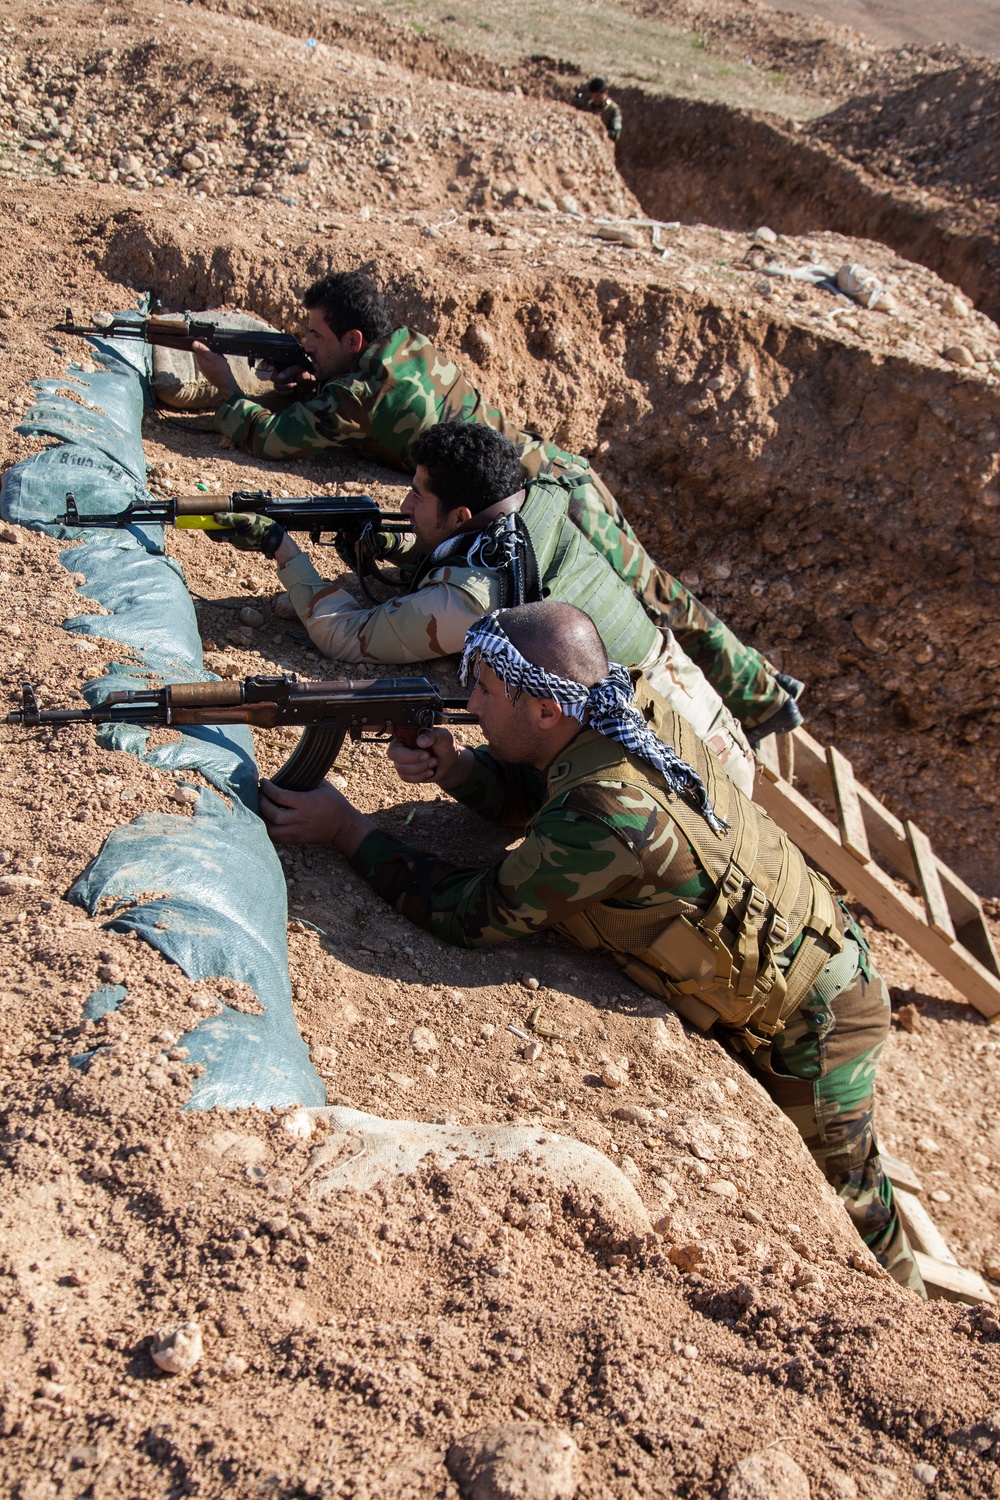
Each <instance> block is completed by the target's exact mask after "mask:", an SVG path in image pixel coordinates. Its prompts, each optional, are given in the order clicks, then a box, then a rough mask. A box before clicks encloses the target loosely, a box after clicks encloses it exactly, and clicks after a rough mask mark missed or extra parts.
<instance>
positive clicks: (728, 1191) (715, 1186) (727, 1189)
mask: <svg viewBox="0 0 1000 1500" xmlns="http://www.w3.org/2000/svg"><path fill="white" fill-rule="evenodd" d="M705 1187H706V1189H707V1190H708V1192H710V1193H715V1195H716V1197H718V1198H738V1197H739V1193H740V1190H739V1188H738V1187H737V1186H736V1184H735V1182H730V1181H729V1178H728V1177H718V1178H716V1180H715V1182H706V1184H705Z"/></svg>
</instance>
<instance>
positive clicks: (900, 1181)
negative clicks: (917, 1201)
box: [878, 1147, 924, 1193]
mask: <svg viewBox="0 0 1000 1500" xmlns="http://www.w3.org/2000/svg"><path fill="white" fill-rule="evenodd" d="M878 1154H879V1160H880V1161H881V1163H882V1168H883V1170H884V1172H885V1175H886V1176H887V1177H888V1179H889V1181H890V1182H891V1183H892V1185H893V1187H894V1188H902V1189H903V1191H904V1192H906V1193H922V1192H923V1190H924V1185H923V1183H922V1182H921V1181H920V1178H919V1177H918V1176H917V1174H916V1172H915V1171H914V1170H913V1168H912V1167H911V1166H910V1163H909V1162H908V1161H903V1160H902V1158H901V1157H898V1156H890V1155H889V1152H888V1151H883V1150H882V1149H881V1147H880V1148H879V1153H878Z"/></svg>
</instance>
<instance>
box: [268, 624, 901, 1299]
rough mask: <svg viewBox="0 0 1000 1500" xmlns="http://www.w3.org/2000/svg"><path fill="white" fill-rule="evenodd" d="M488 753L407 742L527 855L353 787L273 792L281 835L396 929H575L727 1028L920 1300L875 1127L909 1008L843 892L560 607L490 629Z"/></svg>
mask: <svg viewBox="0 0 1000 1500" xmlns="http://www.w3.org/2000/svg"><path fill="white" fill-rule="evenodd" d="M462 669H463V675H464V676H465V678H466V680H467V681H469V682H470V683H471V684H472V693H471V696H470V698H469V708H470V710H471V711H472V712H473V713H475V714H477V715H478V716H479V720H480V727H481V729H482V731H483V734H484V735H485V738H486V740H487V748H485V749H477V750H469V749H464V750H459V749H458V748H457V747H456V745H455V743H454V741H453V739H452V737H451V735H450V734H449V733H448V732H447V731H446V730H442V729H438V730H430V731H427V732H426V733H425V734H423V735H421V737H420V739H419V740H418V746H417V748H416V749H406V748H404V747H402V746H398V745H395V744H394V745H393V747H392V749H391V750H390V755H391V758H392V759H393V761H394V762H395V764H396V768H397V770H398V771H399V773H400V775H401V776H402V777H403V779H404V780H408V781H411V782H420V781H434V782H436V783H437V785H439V786H440V787H441V788H442V789H443V790H444V791H446V792H448V793H449V794H450V795H451V796H452V797H454V798H455V799H456V800H457V801H459V802H461V803H462V804H463V806H465V807H466V808H468V809H470V810H471V811H473V812H476V813H478V814H479V815H480V816H481V817H483V818H486V819H488V820H489V821H491V822H494V823H500V824H505V825H508V826H512V827H513V826H517V827H521V828H523V830H524V838H523V840H522V842H521V843H520V844H519V845H518V847H517V848H516V849H514V850H513V851H512V852H511V853H509V854H507V855H506V856H505V858H503V859H502V860H501V861H500V862H499V863H497V864H496V865H494V866H493V867H492V868H490V869H480V870H476V869H470V868H462V867H459V866H455V865H453V864H450V863H448V862H447V861H445V860H442V859H440V858H438V857H437V856H436V855H433V854H429V853H427V852H426V851H424V850H420V849H416V848H413V847H412V846H411V845H408V844H406V843H404V842H403V841H402V840H400V839H397V838H395V837H393V836H392V835H390V834H387V833H383V832H382V831H380V830H378V829H376V828H375V826H374V824H372V823H371V821H370V820H369V819H367V818H365V817H363V816H362V815H361V814H359V813H357V812H356V810H355V809H354V808H352V807H351V806H350V804H349V803H347V802H346V799H344V798H342V797H341V796H340V794H339V793H337V792H335V791H334V790H333V789H332V788H327V789H325V790H320V791H318V792H309V793H298V794H297V793H284V792H279V791H278V789H277V788H273V787H272V786H271V784H270V783H267V782H265V783H264V786H263V797H262V804H261V806H262V812H263V815H264V817H265V818H266V819H267V821H268V823H269V825H270V828H271V832H272V836H273V837H275V838H277V839H290V840H291V841H293V842H314V841H317V840H318V839H323V838H329V839H331V840H332V842H333V843H334V845H335V846H336V847H337V848H338V849H339V850H340V851H341V852H342V853H344V854H346V855H347V856H348V857H349V858H350V859H351V861H352V863H353V865H354V868H355V869H356V870H357V871H358V872H359V873H360V874H361V875H363V876H364V878H365V879H366V880H367V881H368V882H369V883H370V884H371V885H372V886H373V887H374V889H375V890H376V891H377V892H378V893H379V894H380V895H381V896H382V897H383V898H384V899H385V900H386V901H388V902H389V903H390V904H391V905H392V906H394V907H395V908H396V910H397V911H399V912H401V913H402V914H403V915H404V916H406V917H408V918H409V919H410V920H411V921H413V922H415V923H417V924H418V925H419V926H421V927H424V928H426V929H427V930H428V931H430V932H432V933H435V934H436V935H437V936H438V937H440V938H443V939H444V940H445V941H447V942H451V943H456V944H458V945H460V946H463V947H480V946H484V945H487V944H492V943H502V942H507V941H509V940H511V939H513V938H517V937H521V936H524V935H527V934H529V933H536V932H539V931H542V930H544V929H546V928H555V929H556V930H558V931H560V932H562V933H564V934H566V935H567V936H569V937H571V938H573V939H574V940H575V941H577V942H578V943H580V944H581V945H582V946H583V947H584V948H586V949H588V950H590V951H592V952H603V953H606V954H607V955H608V956H609V957H610V958H612V959H614V961H615V962H616V963H617V964H619V965H620V966H621V968H622V969H624V971H625V973H626V974H627V975H628V976H629V978H630V979H632V980H634V981H635V982H636V983H637V984H640V985H641V986H642V987H643V988H644V989H646V990H648V991H649V992H651V993H652V994H654V995H656V996H658V997H659V998H661V999H663V1000H665V1001H667V1003H668V1004H670V1005H672V1006H673V1007H674V1008H675V1009H676V1010H678V1011H679V1012H680V1013H681V1015H683V1016H684V1017H685V1019H686V1020H688V1021H690V1022H692V1023H693V1024H694V1025H696V1026H698V1027H700V1028H701V1029H702V1030H708V1029H709V1028H710V1027H711V1026H713V1025H719V1026H721V1027H723V1028H724V1029H725V1033H726V1034H727V1035H728V1037H729V1038H730V1039H731V1041H732V1043H733V1045H734V1046H735V1047H736V1048H737V1049H738V1050H739V1051H741V1052H742V1053H743V1054H744V1055H745V1056H746V1058H747V1060H748V1062H749V1064H750V1065H751V1066H752V1067H753V1068H754V1070H755V1071H756V1072H757V1073H758V1075H759V1076H760V1078H761V1081H762V1082H763V1084H764V1086H765V1087H766V1088H767V1089H768V1091H769V1092H770V1093H771V1095H772V1097H773V1098H774V1099H775V1101H776V1102H777V1103H778V1104H779V1105H780V1107H781V1108H782V1109H783V1110H784V1111H785V1113H786V1114H787V1115H788V1116H789V1117H790V1118H791V1119H792V1120H793V1121H794V1123H795V1125H796V1126H797V1127H798V1129H799V1131H800V1132H801V1134H802V1136H803V1138H804V1140H805V1142H806V1144H807V1146H808V1147H809V1149H810V1150H811V1152H812V1153H813V1156H814V1158H815V1160H816V1161H817V1163H818V1164H819V1166H820V1167H821V1169H822V1170H823V1171H824V1172H825V1173H826V1175H827V1177H828V1179H829V1180H830V1182H832V1183H833V1184H834V1186H835V1188H836V1190H837V1192H838V1193H839V1194H840V1196H841V1198H842V1200H843V1202H844V1205H845V1207H846V1209H847V1211H848V1213H849V1214H850V1216H851V1218H852V1219H853V1221H854V1223H855V1225H856V1226H857V1228H858V1231H859V1233H860V1234H861V1235H862V1237H863V1238H864V1240H865V1242H866V1243H867V1244H868V1245H869V1246H870V1247H871V1249H872V1250H873V1251H874V1252H875V1254H876V1255H877V1256H878V1258H879V1259H880V1260H881V1261H882V1263H883V1264H884V1265H885V1266H886V1267H887V1268H888V1269H889V1271H890V1272H891V1273H892V1275H893V1276H895V1277H896V1279H897V1280H899V1281H901V1282H903V1283H904V1284H906V1285H909V1286H910V1287H912V1288H913V1289H914V1290H920V1289H921V1286H922V1284H921V1281H920V1275H919V1272H918V1270H917V1268H916V1264H915V1262H914V1260H913V1258H912V1255H911V1253H910V1250H909V1247H908V1245H907V1243H906V1237H905V1234H904V1233H903V1229H902V1227H901V1225H900V1223H899V1219H898V1215H897V1213H896V1208H895V1203H894V1200H893V1194H892V1187H891V1184H890V1183H889V1181H888V1179H887V1178H886V1176H885V1174H884V1172H883V1170H882V1166H881V1162H880V1160H879V1155H878V1146H877V1143H876V1140H875V1134H874V1130H873V1126H872V1108H873V1092H872V1090H873V1079H874V1074H875V1069H876V1066H877V1063H878V1058H879V1055H880V1053H881V1050H882V1047H883V1045H884V1042H885V1038H886V1035H887V1033H888V1028H889V997H888V994H887V992H886V988H885V985H884V983H883V981H882V979H881V977H880V975H879V974H878V973H877V971H876V970H875V969H874V968H873V967H872V965H871V961H870V959H869V956H868V949H867V946H866V944H865V940H864V937H863V935H862V933H861V930H860V928H858V927H857V926H856V925H855V923H854V922H853V920H852V919H851V917H850V915H849V914H848V912H847V910H846V908H845V907H843V906H842V905H841V904H840V903H838V902H837V901H835V899H834V898H833V896H832V894H831V892H830V888H829V886H828V885H827V884H826V882H825V881H824V880H823V878H822V876H820V875H818V874H817V873H816V872H815V871H812V870H810V869H809V868H808V866H807V865H806V862H805V860H804V859H803V857H802V855H801V854H800V853H799V851H798V849H796V848H795V847H794V845H792V844H791V843H790V842H789V841H788V839H787V838H786V836H785V835H784V834H783V833H782V832H781V831H780V829H778V827H777V826H776V825H775V824H774V823H773V822H772V821H771V819H770V818H768V817H767V815H766V814H765V813H763V812H761V811H760V810H759V809H758V808H757V807H755V806H754V804H753V803H752V802H750V801H749V800H748V799H747V798H746V797H744V796H743V794H742V793H741V792H740V791H739V790H738V788H737V787H736V786H735V785H734V784H733V782H732V781H731V780H730V779H729V778H728V777H727V776H726V775H725V774H724V773H723V772H722V771H721V770H720V769H719V768H718V766H717V762H716V760H715V757H714V756H713V755H711V754H710V753H709V752H708V751H707V750H706V749H705V747H704V745H702V744H701V742H700V741H699V740H698V739H697V737H696V736H695V734H694V732H693V730H691V729H690V726H688V725H687V724H685V723H684V721H683V720H681V719H679V718H678V717H677V716H676V715H674V714H672V713H671V711H670V710H669V708H667V706H666V705H665V704H663V703H662V702H659V701H657V700H656V699H655V697H654V696H653V695H651V694H650V693H649V692H648V691H647V690H646V689H645V688H643V698H642V701H641V702H639V703H637V702H636V701H635V700H634V698H633V693H632V684H631V681H630V679H629V675H628V673H627V672H625V671H624V670H623V669H622V668H621V667H618V666H616V665H615V664H613V663H611V664H609V662H608V658H607V655H606V653H605V651H604V647H603V645H602V643H601V640H600V637H599V636H598V635H597V632H596V630H595V629H594V626H593V623H592V622H591V621H590V619H589V618H588V617H587V616H586V615H585V614H584V613H583V612H582V611H581V610H578V609H575V608H574V607H573V606H571V605H567V604H559V603H555V602H552V601H542V602H540V603H536V604H528V605H523V606H520V607H518V608H514V609H506V610H500V611H498V612H496V613H494V614H491V615H488V616H486V617H484V618H483V619H481V620H479V621H477V623H476V624H475V625H474V626H473V627H472V629H471V630H470V631H469V633H468V636H467V639H466V647H465V653H464V656H463V662H462Z"/></svg>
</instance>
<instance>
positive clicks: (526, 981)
mask: <svg viewBox="0 0 1000 1500" xmlns="http://www.w3.org/2000/svg"><path fill="white" fill-rule="evenodd" d="M521 983H522V984H523V985H524V988H525V989H526V990H537V989H538V988H539V983H538V980H537V979H536V978H535V977H534V975H533V974H526V975H525V976H524V978H523V979H522V980H521Z"/></svg>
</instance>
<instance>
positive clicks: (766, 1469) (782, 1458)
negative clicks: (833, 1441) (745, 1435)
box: [722, 1448, 810, 1500]
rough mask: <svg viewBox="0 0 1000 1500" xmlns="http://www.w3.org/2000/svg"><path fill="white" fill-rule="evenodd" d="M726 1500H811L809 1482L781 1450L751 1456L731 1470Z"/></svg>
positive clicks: (727, 1483) (751, 1454)
mask: <svg viewBox="0 0 1000 1500" xmlns="http://www.w3.org/2000/svg"><path fill="white" fill-rule="evenodd" d="M722 1493H723V1500H809V1496H810V1490H809V1480H808V1479H807V1477H806V1474H805V1471H804V1470H803V1469H800V1468H799V1466H798V1464H797V1463H796V1462H795V1460H794V1459H793V1458H789V1456H788V1454H787V1453H783V1452H782V1451H781V1449H780V1448H768V1449H766V1450H765V1451H764V1452H763V1453H750V1454H748V1455H747V1457H746V1458H741V1459H740V1461H739V1463H738V1464H735V1465H734V1466H733V1468H732V1469H730V1471H729V1478H728V1479H727V1481H726V1487H725V1489H724V1490H723V1492H722Z"/></svg>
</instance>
